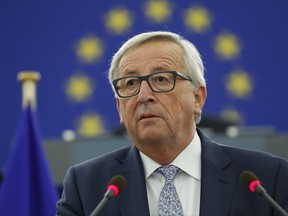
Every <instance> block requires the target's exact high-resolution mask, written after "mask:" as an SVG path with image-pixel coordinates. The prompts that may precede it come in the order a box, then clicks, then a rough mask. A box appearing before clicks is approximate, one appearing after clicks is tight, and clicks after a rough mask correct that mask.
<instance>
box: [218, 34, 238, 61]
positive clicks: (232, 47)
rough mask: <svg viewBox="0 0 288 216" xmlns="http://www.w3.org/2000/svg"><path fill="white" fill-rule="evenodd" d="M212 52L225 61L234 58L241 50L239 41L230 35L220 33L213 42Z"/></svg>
mask: <svg viewBox="0 0 288 216" xmlns="http://www.w3.org/2000/svg"><path fill="white" fill-rule="evenodd" d="M214 50H215V52H216V53H217V54H218V55H219V56H220V57H222V58H224V59H226V60H230V59H233V58H236V57H237V56H238V55H239V54H240V50H241V45H240V41H239V40H238V38H237V37H236V36H235V35H233V34H231V33H222V34H220V35H219V36H218V37H217V38H216V40H215V44H214Z"/></svg>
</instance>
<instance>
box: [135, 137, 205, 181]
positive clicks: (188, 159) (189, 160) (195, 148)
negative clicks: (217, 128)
mask: <svg viewBox="0 0 288 216" xmlns="http://www.w3.org/2000/svg"><path fill="white" fill-rule="evenodd" d="M140 156H141V159H142V162H143V166H144V172H145V179H147V178H149V176H150V175H151V174H152V173H153V172H154V171H155V170H156V169H157V168H159V167H160V166H161V165H160V164H158V163H157V162H155V161H154V160H152V159H151V158H150V157H148V156H147V155H145V154H144V153H142V152H141V151H140ZM171 164H173V165H175V166H177V167H179V168H180V169H181V170H182V171H184V172H186V173H187V174H189V175H191V176H192V177H194V178H196V179H198V180H201V141H200V138H199V136H198V133H197V131H195V135H194V138H193V140H192V141H191V143H190V144H189V145H188V146H187V147H186V148H185V149H184V150H183V151H182V152H181V153H180V154H179V155H178V156H177V157H176V158H175V159H174V161H172V163H171Z"/></svg>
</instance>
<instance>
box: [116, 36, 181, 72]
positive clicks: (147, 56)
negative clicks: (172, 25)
mask: <svg viewBox="0 0 288 216" xmlns="http://www.w3.org/2000/svg"><path fill="white" fill-rule="evenodd" d="M183 56H184V52H183V50H182V48H181V46H179V44H177V43H175V42H173V41H172V42H171V41H163V40H161V41H159V40H157V41H156V40H152V41H151V40H149V41H145V43H141V44H139V46H137V47H134V48H132V49H130V50H129V51H127V52H126V53H125V54H124V55H123V56H122V57H121V59H120V61H119V64H118V68H117V70H118V73H119V74H118V75H120V76H121V75H123V73H124V74H125V75H126V73H127V72H136V73H137V70H144V71H145V72H148V73H149V72H152V71H157V70H160V71H161V70H183V69H184V60H183ZM138 72H139V71H138Z"/></svg>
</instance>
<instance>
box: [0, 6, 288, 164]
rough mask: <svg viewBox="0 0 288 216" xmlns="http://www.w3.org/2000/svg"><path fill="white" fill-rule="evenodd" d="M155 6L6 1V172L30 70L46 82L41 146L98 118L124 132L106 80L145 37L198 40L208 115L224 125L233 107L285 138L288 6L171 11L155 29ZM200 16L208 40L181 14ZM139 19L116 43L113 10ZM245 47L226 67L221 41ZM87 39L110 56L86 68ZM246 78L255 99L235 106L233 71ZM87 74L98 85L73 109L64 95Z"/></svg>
mask: <svg viewBox="0 0 288 216" xmlns="http://www.w3.org/2000/svg"><path fill="white" fill-rule="evenodd" d="M147 2H148V1H135V0H127V1H112V0H111V1H92V0H83V1H68V0H58V1H36V0H34V1H33V0H31V1H21V0H1V1H0V74H1V84H0V104H1V105H0V167H2V166H3V165H4V164H5V162H6V160H7V155H8V152H9V147H10V146H11V143H12V140H13V137H14V134H15V130H16V128H17V124H18V121H19V118H20V113H21V100H22V99H21V84H20V83H19V82H18V81H17V80H16V77H17V74H18V73H19V72H20V71H23V70H37V71H39V72H40V73H41V76H42V78H41V81H40V82H39V83H38V87H37V89H38V91H37V100H38V102H37V103H38V116H39V122H40V128H41V133H42V137H43V139H46V138H60V137H61V134H62V132H63V131H64V130H66V129H71V130H77V127H78V126H77V119H78V118H79V116H81V115H82V114H84V113H85V112H93V113H96V114H97V115H99V116H101V119H102V120H103V122H102V123H103V124H102V125H101V126H102V127H103V129H104V131H105V132H109V131H111V130H113V128H115V127H116V126H117V125H118V124H119V118H118V114H117V110H116V106H115V100H114V99H113V97H114V96H113V94H112V90H111V88H110V86H109V84H108V80H107V78H106V71H107V70H108V68H109V63H110V59H111V57H112V55H113V53H115V52H116V51H117V49H118V48H119V47H120V46H121V44H122V43H123V42H124V41H125V40H127V39H128V38H129V37H131V36H132V35H135V34H137V33H140V32H143V31H151V30H170V31H174V32H177V33H179V34H181V35H183V36H184V37H186V38H187V39H189V40H191V41H192V42H193V43H194V44H195V45H196V47H197V48H198V49H199V51H200V53H201V55H202V57H203V61H204V63H205V68H206V71H205V72H206V75H205V76H206V78H207V86H208V99H207V102H206V105H205V108H204V110H203V113H204V115H213V116H219V115H220V114H221V112H222V111H223V109H224V108H225V107H232V108H233V109H234V110H235V111H237V112H238V113H241V115H242V117H243V125H245V126H267V125H269V126H270V125H272V126H273V127H274V128H275V130H276V131H277V132H280V133H281V132H287V131H288V124H287V123H286V122H287V119H288V117H287V114H286V112H287V110H288V103H287V102H288V100H287V95H286V92H287V90H286V86H287V80H288V79H287V78H288V54H287V50H288V42H287V38H288V25H287V20H288V13H287V11H288V2H287V1H286V0H278V1H272V0H262V1H250V0H241V1H228V0H218V1H208V0H203V1H193V3H191V1H187V0H185V1H184V0H183V1H166V2H168V4H170V5H171V15H170V16H169V17H168V18H167V19H166V20H165V21H163V22H155V21H153V20H151V19H149V17H147V15H145V13H144V6H145V4H147ZM190 6H201V7H204V8H206V10H208V11H209V13H210V14H211V17H212V22H211V27H210V28H209V29H208V30H207V31H205V32H202V33H197V32H193V30H191V29H189V28H188V27H187V26H185V23H184V21H183V12H184V11H185V10H186V9H187V8H188V7H190ZM119 7H120V8H122V9H125V10H127V11H129V12H130V13H131V14H133V16H132V18H131V20H132V25H131V27H130V28H128V29H127V30H126V31H124V32H122V33H115V32H113V31H111V29H110V30H109V29H108V28H107V26H106V25H105V19H104V18H105V16H107V13H108V12H109V11H111V10H113V9H115V8H119ZM225 31H228V32H231V33H233V34H234V35H235V36H237V38H239V40H240V41H241V47H242V48H241V51H240V54H239V55H238V56H237V57H236V58H233V59H230V60H225V59H221V58H219V56H217V54H216V53H215V52H214V49H213V41H214V40H215V38H216V36H217V35H219V34H221V33H222V32H225ZM87 35H93V36H95V37H97V38H99V39H100V40H101V41H102V42H103V56H102V57H101V58H100V59H98V60H97V61H95V62H93V63H87V62H86V63H85V62H83V61H81V60H79V58H78V57H77V55H76V54H75V44H77V42H79V40H80V39H81V38H83V37H85V36H87ZM237 68H241V69H243V70H245V71H246V72H247V74H248V75H249V77H250V78H251V80H253V82H252V91H251V94H250V95H249V97H242V98H239V97H235V96H233V95H231V93H229V92H228V91H227V89H226V87H225V80H226V79H227V76H228V75H229V73H230V72H231V71H233V70H234V69H237ZM77 71H81V72H82V73H84V74H85V75H86V76H87V77H89V79H90V81H91V82H92V83H94V87H95V88H94V91H93V94H92V95H91V97H90V98H89V99H88V100H85V101H82V102H75V101H73V100H71V99H69V97H67V94H66V93H65V84H66V83H67V79H68V78H69V77H71V76H73V75H74V74H75V73H77Z"/></svg>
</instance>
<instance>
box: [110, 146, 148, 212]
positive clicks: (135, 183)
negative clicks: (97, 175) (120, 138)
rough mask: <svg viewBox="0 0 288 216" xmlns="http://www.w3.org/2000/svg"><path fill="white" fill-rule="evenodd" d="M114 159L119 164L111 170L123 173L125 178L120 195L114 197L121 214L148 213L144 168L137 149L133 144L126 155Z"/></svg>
mask: <svg viewBox="0 0 288 216" xmlns="http://www.w3.org/2000/svg"><path fill="white" fill-rule="evenodd" d="M116 159H117V160H118V161H119V165H118V166H116V167H113V168H112V170H114V173H115V174H120V175H123V176H124V177H125V178H126V180H127V185H126V188H125V189H123V192H121V196H120V195H119V197H116V201H117V203H118V206H119V209H120V212H121V215H125V216H135V215H139V216H141V215H143V216H147V215H149V207H148V199H147V192H146V183H145V177H144V168H143V164H142V161H141V158H140V155H139V151H138V150H137V149H136V148H135V147H134V146H133V147H132V148H131V150H130V151H129V153H128V154H127V156H125V157H122V158H116Z"/></svg>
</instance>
